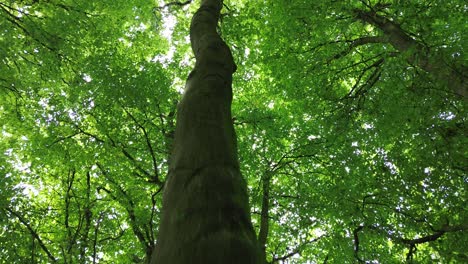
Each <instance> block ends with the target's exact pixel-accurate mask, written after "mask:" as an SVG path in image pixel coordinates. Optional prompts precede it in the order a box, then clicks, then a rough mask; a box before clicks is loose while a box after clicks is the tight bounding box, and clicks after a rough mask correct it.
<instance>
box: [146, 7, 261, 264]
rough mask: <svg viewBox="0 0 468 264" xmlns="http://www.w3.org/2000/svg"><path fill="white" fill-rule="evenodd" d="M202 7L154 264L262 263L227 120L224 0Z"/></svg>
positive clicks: (230, 65) (230, 67) (231, 67)
mask: <svg viewBox="0 0 468 264" xmlns="http://www.w3.org/2000/svg"><path fill="white" fill-rule="evenodd" d="M201 2H202V3H201V7H200V9H199V10H198V11H197V12H196V13H195V15H194V17H193V19H192V24H191V26H190V40H191V43H192V50H193V52H194V53H195V58H196V64H195V69H194V70H193V71H192V72H191V73H190V75H189V77H188V79H187V83H186V87H185V89H186V90H185V94H184V96H183V98H182V100H181V102H180V104H179V106H178V114H177V124H176V131H175V139H174V145H173V152H172V157H171V163H170V166H169V175H168V178H167V181H166V185H165V190H164V196H163V209H162V210H163V214H162V219H161V223H160V226H159V235H158V237H157V241H156V248H155V253H154V254H153V257H152V260H151V263H153V264H156V263H157V264H185V263H192V264H197V263H203V264H211V263H213V264H215V263H216V264H218V263H246V264H248V263H261V262H260V253H259V252H260V250H259V246H258V243H257V240H256V237H255V233H254V230H253V227H252V224H251V219H250V208H249V204H248V196H247V190H246V183H245V181H244V179H243V178H242V175H241V173H240V170H239V163H238V158H237V145H236V136H235V132H234V128H233V125H232V118H231V101H232V88H231V86H232V74H233V73H234V72H235V70H236V65H235V64H234V61H233V58H232V55H231V52H230V50H229V47H228V46H227V45H226V44H225V43H224V41H223V40H222V39H221V38H220V36H219V35H218V34H217V32H216V25H217V22H218V18H219V15H220V10H221V8H222V0H202V1H201Z"/></svg>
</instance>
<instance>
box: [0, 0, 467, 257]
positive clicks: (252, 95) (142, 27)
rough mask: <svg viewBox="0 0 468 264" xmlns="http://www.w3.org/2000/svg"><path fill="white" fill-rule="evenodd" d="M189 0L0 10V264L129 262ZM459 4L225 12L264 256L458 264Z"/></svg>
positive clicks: (231, 6) (142, 221)
mask: <svg viewBox="0 0 468 264" xmlns="http://www.w3.org/2000/svg"><path fill="white" fill-rule="evenodd" d="M196 7H197V3H196V2H193V3H192V2H191V1H187V2H185V3H183V2H169V1H166V2H163V1H156V3H155V2H154V1H142V0H137V1H122V0H114V1H108V0H103V1H84V0H74V1H69V0H63V1H58V0H50V1H33V0H28V1H26V0H21V1H8V0H1V1H0V14H1V15H0V29H1V30H0V60H1V63H0V102H1V103H0V129H1V131H0V133H1V137H0V153H1V155H0V262H1V263H51V262H52V263H143V262H144V261H145V259H147V258H148V256H149V255H150V254H151V251H152V248H153V246H154V243H155V240H156V239H157V226H158V222H159V214H160V206H161V197H162V195H161V194H162V191H161V190H162V187H163V183H164V179H165V175H166V171H167V167H168V166H167V165H168V162H170V159H169V154H170V150H171V144H172V137H173V132H174V128H175V114H176V106H177V102H178V100H179V98H180V93H181V92H182V91H183V87H184V79H185V78H186V76H187V75H188V72H189V71H190V68H191V66H192V64H193V55H192V54H191V53H190V44H189V42H188V41H189V40H188V27H189V23H190V14H192V13H193V11H194V9H195V8H196ZM466 10H467V9H466V4H465V3H463V1H459V0H448V1H440V0H431V1H429V0H428V1H386V0H379V1H374V0H361V1H357V0H353V1H351V0H348V1H322V0H321V1H305V0H291V1H276V0H264V1H245V0H231V1H225V9H224V10H223V16H222V23H221V25H220V28H219V30H220V33H221V35H222V37H223V38H224V39H225V40H226V42H227V43H228V44H229V45H230V46H231V48H232V52H233V55H234V57H235V60H236V63H237V65H238V71H237V73H236V74H235V80H234V87H233V89H234V103H233V116H234V118H233V122H234V124H235V127H236V130H237V136H238V145H239V156H240V159H241V160H240V161H241V166H242V172H243V174H244V177H245V178H246V180H247V182H248V187H249V192H250V198H251V208H252V215H253V223H254V226H255V228H256V229H257V231H258V232H259V233H262V232H263V233H265V234H266V236H265V237H263V238H262V237H259V239H260V241H261V242H262V243H264V244H266V258H267V261H268V262H271V263H322V262H323V263H354V262H358V263H401V262H405V261H407V262H410V263H464V262H467V261H468V255H467V254H466V251H467V248H468V240H467V237H468V236H467V235H466V230H467V229H468V218H467V216H468V214H467V210H466V206H467V193H466V186H467V182H468V178H467V175H466V171H467V168H468V164H467V158H468V157H467V156H468V153H467V149H466V146H467V145H468V140H467V129H466V118H467V113H466V109H465V107H466V78H467V77H466V73H467V72H468V71H466V67H467V66H466V46H464V43H467V40H466V34H464V32H466V31H467V26H466V22H465V20H466V19H465V18H466V15H467V14H466V13H467V11H466Z"/></svg>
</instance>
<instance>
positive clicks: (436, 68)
mask: <svg viewBox="0 0 468 264" xmlns="http://www.w3.org/2000/svg"><path fill="white" fill-rule="evenodd" d="M355 15H356V17H357V18H358V19H359V20H361V21H363V22H366V23H369V24H372V25H374V26H376V27H377V28H379V29H380V30H382V31H383V32H384V34H385V36H386V37H387V38H388V42H389V43H390V44H391V45H392V46H393V47H394V48H395V49H397V50H398V51H400V52H401V53H406V54H407V57H406V60H407V61H408V63H410V64H412V65H416V66H418V67H419V68H421V69H423V70H424V71H426V72H428V73H430V74H432V75H433V76H434V77H435V78H436V79H437V80H439V81H440V82H441V83H443V84H445V85H447V87H450V89H452V91H453V92H454V93H455V94H457V95H458V96H461V97H462V98H464V99H466V97H467V87H466V79H467V77H466V76H465V75H464V74H465V73H464V71H463V70H464V69H465V67H464V66H461V68H462V69H461V70H456V69H453V68H452V66H450V65H447V64H446V63H443V62H444V58H443V56H441V55H440V54H436V53H430V52H429V50H428V48H427V47H426V46H424V45H423V44H421V43H419V42H418V41H417V40H415V39H413V38H412V37H411V36H410V35H409V34H408V33H407V32H406V31H405V30H404V29H403V28H401V26H400V24H398V23H397V22H395V21H392V20H389V19H388V18H386V17H384V16H381V15H379V14H377V13H376V12H375V11H363V10H355Z"/></svg>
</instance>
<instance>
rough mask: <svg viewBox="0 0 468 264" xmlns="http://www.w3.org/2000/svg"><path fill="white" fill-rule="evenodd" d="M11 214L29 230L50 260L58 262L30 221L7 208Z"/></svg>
mask: <svg viewBox="0 0 468 264" xmlns="http://www.w3.org/2000/svg"><path fill="white" fill-rule="evenodd" d="M5 209H6V210H7V211H8V212H9V213H10V214H12V215H14V216H16V218H18V220H19V221H20V222H21V223H22V224H23V225H24V226H25V227H26V228H27V229H28V230H29V232H30V233H31V235H32V236H33V237H34V238H35V239H36V240H37V241H38V242H39V245H40V246H41V248H42V250H44V252H45V253H46V254H47V257H49V260H50V261H52V262H53V263H55V262H57V260H56V259H55V257H54V256H53V255H52V253H51V252H50V251H49V249H48V248H47V246H46V245H45V244H44V242H43V241H42V239H41V237H40V236H39V234H38V233H37V232H36V230H34V229H33V228H32V226H31V225H30V224H29V223H28V221H26V219H24V217H23V216H22V215H20V214H19V213H17V212H15V211H13V210H12V209H10V208H8V207H7V208H5Z"/></svg>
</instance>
